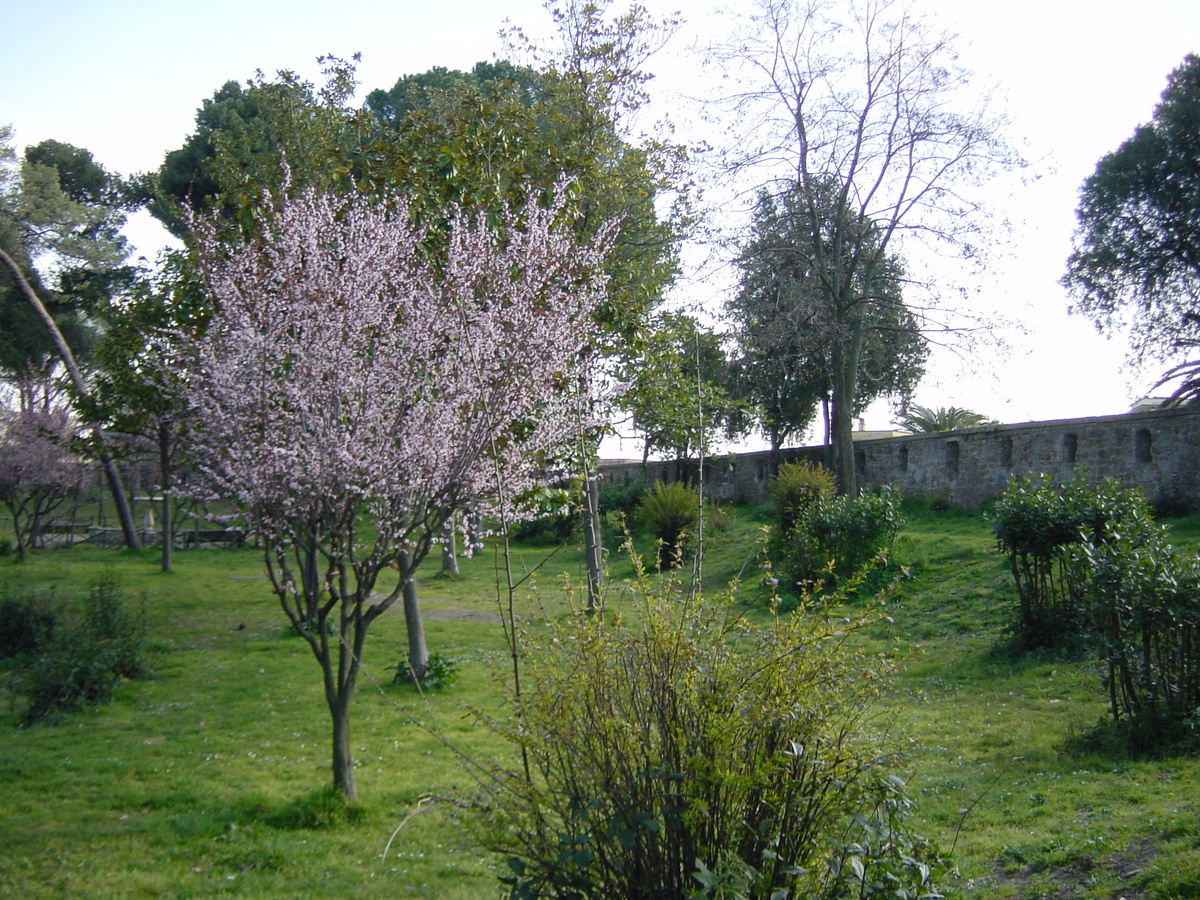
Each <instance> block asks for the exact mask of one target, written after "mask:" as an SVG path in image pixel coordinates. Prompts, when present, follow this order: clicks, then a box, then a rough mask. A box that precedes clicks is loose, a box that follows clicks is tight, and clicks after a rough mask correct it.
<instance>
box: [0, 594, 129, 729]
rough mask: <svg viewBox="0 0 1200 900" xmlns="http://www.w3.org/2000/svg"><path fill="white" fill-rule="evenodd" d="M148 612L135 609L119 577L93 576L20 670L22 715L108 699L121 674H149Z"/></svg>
mask: <svg viewBox="0 0 1200 900" xmlns="http://www.w3.org/2000/svg"><path fill="white" fill-rule="evenodd" d="M145 636H146V629H145V620H144V616H143V615H142V614H141V613H140V612H134V611H131V610H130V609H129V608H128V606H127V603H126V598H125V594H124V591H123V590H122V589H121V587H120V584H119V583H118V581H117V579H116V578H115V576H113V575H111V574H105V575H102V576H101V577H100V578H98V579H97V580H96V581H94V582H93V583H92V585H91V587H90V588H89V590H88V594H87V596H86V597H85V598H84V601H83V604H82V608H81V610H80V612H79V613H78V614H77V615H74V616H63V617H60V618H59V619H58V621H57V624H56V627H55V628H54V633H53V635H52V637H51V638H50V640H49V641H47V642H46V643H45V644H44V645H43V646H42V647H41V648H40V649H39V651H38V652H37V654H36V655H35V656H34V657H33V658H32V659H31V660H30V662H29V663H28V665H27V666H25V667H24V668H23V669H22V670H21V671H20V672H19V673H18V675H17V690H18V691H19V693H21V694H23V695H24V697H25V701H26V705H25V709H24V710H23V712H22V715H21V718H22V721H24V722H25V724H32V723H34V722H37V721H39V720H41V719H44V718H45V717H47V716H49V715H50V714H52V713H55V712H67V711H71V710H75V709H81V708H83V707H87V706H93V705H97V704H101V703H107V702H108V701H109V700H111V699H112V695H113V692H114V691H115V690H116V687H117V685H118V684H119V683H120V682H121V680H122V679H126V678H138V677H141V676H144V675H146V674H148V671H149V670H148V669H147V666H146V663H145V657H144V653H143V644H144V642H145Z"/></svg>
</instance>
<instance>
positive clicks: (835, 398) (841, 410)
mask: <svg viewBox="0 0 1200 900" xmlns="http://www.w3.org/2000/svg"><path fill="white" fill-rule="evenodd" d="M848 326H849V328H850V336H849V337H848V338H847V340H846V341H845V342H844V343H842V344H841V345H839V346H838V347H836V348H835V349H834V352H833V355H832V362H833V366H832V368H833V372H832V373H831V374H832V377H831V378H830V383H831V385H832V391H831V395H832V396H831V404H830V405H831V407H832V418H833V462H834V468H833V472H834V475H835V476H836V477H837V483H838V491H839V492H840V493H842V494H845V495H847V496H850V497H853V496H856V495H857V494H858V479H857V478H856V474H855V471H854V401H855V398H856V396H857V393H858V362H859V359H860V357H861V356H862V344H863V323H862V321H861V317H857V318H854V319H852V320H851V321H850V322H849V323H848Z"/></svg>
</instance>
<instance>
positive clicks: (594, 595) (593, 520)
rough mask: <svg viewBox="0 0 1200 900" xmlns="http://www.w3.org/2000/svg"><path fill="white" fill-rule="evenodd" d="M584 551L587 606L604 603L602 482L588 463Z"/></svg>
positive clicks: (584, 494) (595, 608) (585, 492)
mask: <svg viewBox="0 0 1200 900" xmlns="http://www.w3.org/2000/svg"><path fill="white" fill-rule="evenodd" d="M583 552H584V557H585V562H586V566H587V588H588V599H587V608H588V610H589V611H594V610H598V609H600V608H601V607H602V606H603V605H604V596H603V595H604V547H603V545H602V543H601V539H600V483H599V479H598V478H597V477H596V472H595V470H594V469H593V468H592V467H591V465H590V464H589V465H588V468H587V472H586V474H585V475H584V488H583Z"/></svg>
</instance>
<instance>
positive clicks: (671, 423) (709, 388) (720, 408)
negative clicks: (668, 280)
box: [619, 313, 736, 460]
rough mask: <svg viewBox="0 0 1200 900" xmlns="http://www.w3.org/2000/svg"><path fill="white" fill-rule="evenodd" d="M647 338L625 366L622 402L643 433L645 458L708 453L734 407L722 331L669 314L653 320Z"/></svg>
mask: <svg viewBox="0 0 1200 900" xmlns="http://www.w3.org/2000/svg"><path fill="white" fill-rule="evenodd" d="M643 340H644V347H643V349H642V350H641V351H640V352H639V353H637V355H636V357H634V358H631V359H629V360H628V361H626V362H625V364H624V365H623V366H622V372H621V376H620V377H621V380H622V381H623V382H625V383H626V384H627V385H628V389H627V390H626V391H625V392H624V393H623V394H622V395H621V399H620V401H619V402H620V405H621V407H622V408H623V409H625V410H626V411H627V412H628V413H630V415H632V417H633V427H634V428H635V429H636V430H637V431H638V432H640V433H641V434H642V435H643V459H649V458H650V456H651V455H653V454H657V453H665V454H669V455H670V456H671V457H673V458H674V459H676V460H686V459H692V458H695V457H696V456H698V455H701V454H707V453H708V452H709V451H710V449H711V446H712V443H713V440H714V438H715V436H716V434H717V433H718V431H719V430H721V429H723V428H724V429H725V430H728V426H729V424H730V423H731V420H732V417H733V416H734V413H735V409H736V404H735V403H734V402H733V401H732V399H731V398H730V396H729V393H728V390H727V388H726V385H727V384H728V381H729V367H728V362H727V360H726V357H725V351H724V348H723V347H722V346H721V337H720V335H717V334H715V333H714V332H712V331H710V330H709V329H707V328H704V327H703V326H702V325H700V324H699V323H698V322H697V321H696V320H695V319H693V318H691V317H690V316H687V315H684V314H681V313H665V314H661V315H658V316H655V317H654V318H653V319H652V320H651V322H650V324H649V327H648V329H647V332H646V334H645V336H644V338H643Z"/></svg>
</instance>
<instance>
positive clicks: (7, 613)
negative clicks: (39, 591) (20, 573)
mask: <svg viewBox="0 0 1200 900" xmlns="http://www.w3.org/2000/svg"><path fill="white" fill-rule="evenodd" d="M58 614H59V610H58V604H57V603H55V602H54V600H53V598H52V597H51V596H50V595H36V594H30V595H28V596H25V597H10V596H5V597H4V599H2V600H0V659H11V658H13V657H20V656H27V655H30V654H34V653H36V652H37V651H38V650H40V649H41V648H42V647H44V646H45V645H46V644H47V643H49V641H50V639H51V638H52V637H53V636H54V625H55V623H56V622H57V621H58Z"/></svg>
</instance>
